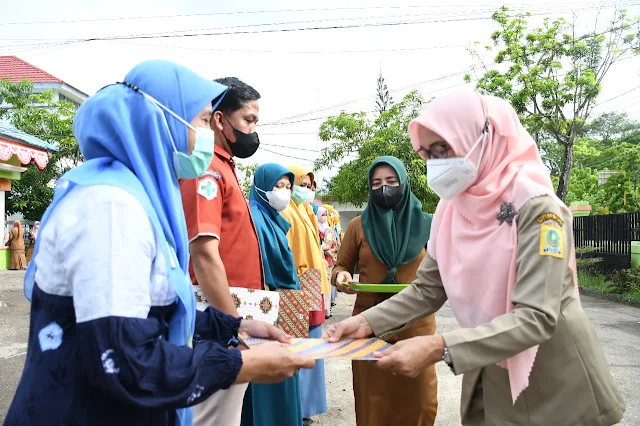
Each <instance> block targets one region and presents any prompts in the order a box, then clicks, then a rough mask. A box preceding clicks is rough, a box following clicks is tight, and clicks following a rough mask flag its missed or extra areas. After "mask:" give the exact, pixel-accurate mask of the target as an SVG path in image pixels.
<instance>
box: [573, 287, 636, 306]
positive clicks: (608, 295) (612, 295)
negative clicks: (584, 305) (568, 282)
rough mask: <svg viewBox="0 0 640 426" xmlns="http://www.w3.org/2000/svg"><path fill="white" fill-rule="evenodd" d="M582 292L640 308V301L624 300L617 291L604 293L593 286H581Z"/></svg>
mask: <svg viewBox="0 0 640 426" xmlns="http://www.w3.org/2000/svg"><path fill="white" fill-rule="evenodd" d="M580 294H586V295H587V296H593V297H598V298H600V299H604V300H608V301H610V302H616V303H622V304H623V305H629V306H633V307H634V308H640V302H635V301H629V300H624V299H623V298H622V296H620V295H619V294H615V293H603V292H601V291H598V290H594V289H592V288H587V287H582V286H580Z"/></svg>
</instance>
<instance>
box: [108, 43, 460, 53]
mask: <svg viewBox="0 0 640 426" xmlns="http://www.w3.org/2000/svg"><path fill="white" fill-rule="evenodd" d="M111 41H112V42H114V43H122V44H128V45H133V46H145V47H157V48H169V49H180V50H199V51H210V52H221V53H269V54H271V53H286V54H319V55H326V54H333V53H384V52H414V51H416V50H433V49H454V48H458V47H467V46H468V44H449V45H442V46H424V47H408V48H397V49H396V48H394V49H369V50H306V51H305V50H297V51H295V50H294V51H292V50H238V49H217V48H212V47H191V46H171V45H166V44H149V43H135V42H130V41H119V40H111Z"/></svg>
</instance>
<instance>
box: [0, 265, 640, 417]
mask: <svg viewBox="0 0 640 426" xmlns="http://www.w3.org/2000/svg"><path fill="white" fill-rule="evenodd" d="M23 277H24V274H23V273H20V272H10V271H0V423H2V420H3V419H4V416H5V413H6V411H7V409H8V407H9V404H10V403H11V398H12V396H13V392H14V391H15V388H16V386H17V384H18V381H19V379H20V373H21V371H22V367H23V365H24V354H25V353H26V340H27V333H28V331H29V330H28V328H29V303H28V302H27V301H26V300H25V299H24V296H23V294H22V279H23ZM354 300H355V298H354V297H352V296H345V295H341V296H340V297H339V298H338V306H337V307H336V310H335V315H334V316H333V318H332V319H331V320H330V321H329V323H333V322H335V321H339V320H341V319H343V318H346V317H347V316H348V315H350V312H351V308H352V306H353V302H354ZM582 303H583V306H584V307H585V310H586V312H587V314H588V315H589V318H590V319H591V321H592V322H593V324H594V325H595V327H596V331H597V333H598V336H599V337H600V340H601V342H602V344H603V345H604V349H605V352H606V355H607V360H608V361H609V363H610V365H611V370H612V373H613V376H614V379H615V381H616V383H617V384H618V386H619V387H620V389H621V391H622V392H623V394H624V396H625V398H626V401H627V412H626V414H625V418H624V420H623V421H622V423H621V425H628V426H631V425H640V386H639V385H638V384H639V383H640V309H636V308H632V307H629V306H624V305H619V304H616V303H612V302H607V301H603V300H600V299H596V298H592V297H587V296H583V298H582ZM437 321H438V330H439V331H442V332H443V331H448V330H452V329H455V328H456V327H457V324H456V321H455V319H454V318H453V315H452V313H451V310H450V309H449V307H448V305H445V307H444V308H443V309H442V310H441V311H440V312H439V313H438V316H437ZM441 364H442V363H440V364H439V365H438V381H439V389H438V400H439V408H438V418H437V421H436V424H437V425H438V426H453V425H459V424H460V416H459V414H458V404H459V402H460V396H459V392H460V382H461V380H460V378H459V377H456V376H454V375H453V374H451V372H450V371H449V370H448V368H446V367H445V366H443V365H441ZM326 370H327V389H328V394H329V395H328V396H329V412H328V413H326V414H324V415H322V416H317V417H316V418H315V420H316V424H317V425H318V426H355V417H354V413H353V393H352V387H351V364H350V363H349V362H346V361H332V362H327V364H326Z"/></svg>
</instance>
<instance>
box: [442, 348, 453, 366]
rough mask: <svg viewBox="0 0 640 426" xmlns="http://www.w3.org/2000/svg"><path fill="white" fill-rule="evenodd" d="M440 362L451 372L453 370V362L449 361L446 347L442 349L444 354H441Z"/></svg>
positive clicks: (449, 355)
mask: <svg viewBox="0 0 640 426" xmlns="http://www.w3.org/2000/svg"><path fill="white" fill-rule="evenodd" d="M442 360H443V361H444V362H445V363H446V364H447V365H448V366H449V368H450V369H451V370H453V360H452V359H451V354H450V353H449V348H448V347H446V346H445V347H444V352H443V353H442Z"/></svg>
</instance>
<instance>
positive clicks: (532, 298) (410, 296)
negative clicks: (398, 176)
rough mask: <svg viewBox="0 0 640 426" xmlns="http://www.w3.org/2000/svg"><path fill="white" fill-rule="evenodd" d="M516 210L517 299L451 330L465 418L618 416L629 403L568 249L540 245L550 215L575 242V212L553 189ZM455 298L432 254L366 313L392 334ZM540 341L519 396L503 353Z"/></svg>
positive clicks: (503, 424)
mask: <svg viewBox="0 0 640 426" xmlns="http://www.w3.org/2000/svg"><path fill="white" fill-rule="evenodd" d="M516 220H517V225H518V255H517V281H516V285H515V288H514V290H513V293H512V295H511V300H512V301H513V304H514V305H515V308H514V309H513V311H511V312H510V313H508V314H505V315H501V316H498V317H496V318H494V319H493V320H492V321H490V322H488V323H486V324H483V325H481V326H478V327H475V328H466V329H464V328H463V329H459V330H455V331H451V332H448V333H444V334H443V335H442V336H443V338H444V340H445V343H446V345H447V348H448V349H449V353H450V355H451V359H452V361H453V370H454V373H455V374H464V378H463V383H462V397H461V409H460V410H461V417H462V423H463V424H478V425H491V426H510V425H519V426H522V425H527V426H570V425H571V426H574V425H580V426H606V425H612V424H615V423H617V422H619V421H620V420H621V418H622V415H623V413H624V410H625V403H624V400H623V398H622V396H621V394H620V393H619V391H618V389H617V388H616V386H615V385H614V383H613V379H612V376H611V373H610V372H609V368H608V366H607V364H606V360H605V357H604V352H603V350H602V347H601V345H600V342H599V340H598V337H597V336H596V333H595V330H594V328H593V326H592V325H591V323H590V322H589V319H588V318H587V316H586V315H585V313H584V311H583V310H582V307H581V305H580V302H579V301H578V300H577V299H576V298H575V297H574V296H573V294H574V288H573V283H572V273H571V271H570V270H569V268H568V263H569V256H568V255H565V256H563V258H557V257H553V256H543V255H541V254H540V250H541V238H540V236H541V232H542V227H543V226H544V225H552V226H555V227H558V228H561V229H562V237H563V238H564V243H565V247H566V248H569V247H572V245H573V244H574V242H573V229H572V226H571V223H572V221H571V217H570V215H569V214H568V213H566V212H565V211H564V210H563V209H561V208H560V206H558V204H557V203H556V202H555V201H554V200H553V199H552V198H551V197H548V196H542V197H537V198H533V199H531V200H529V201H528V202H527V203H525V205H523V206H522V208H521V209H520V212H519V214H518V216H516ZM566 252H567V253H569V250H568V249H567V250H566ZM446 300H447V294H446V292H445V290H444V287H443V285H442V281H441V278H440V273H439V271H438V264H437V263H436V261H435V260H433V259H432V258H431V257H430V256H426V257H425V258H424V260H423V262H422V264H421V265H420V268H419V270H418V278H417V279H416V280H415V281H414V282H413V283H412V285H411V286H410V287H408V288H407V289H405V290H404V291H402V292H401V293H399V294H398V295H396V296H395V297H393V298H391V299H389V300H387V301H385V302H383V303H381V304H379V305H377V306H375V307H373V308H372V309H370V310H368V311H366V312H365V313H363V315H364V317H365V318H366V319H367V320H368V321H369V323H370V324H371V327H372V328H373V330H374V333H375V334H376V336H379V337H381V338H383V339H384V338H387V337H388V336H391V335H393V334H395V333H398V332H400V331H402V330H403V329H405V328H406V327H408V326H410V325H411V324H412V323H413V322H414V321H416V320H418V319H420V318H423V317H425V316H426V315H430V314H432V313H434V312H436V311H437V310H438V309H440V307H441V306H442V305H443V304H444V302H445V301H446ZM535 345H539V349H538V353H537V356H536V360H535V363H534V365H533V368H532V371H531V374H530V376H529V386H528V387H527V388H526V389H525V390H524V391H523V392H522V394H520V396H519V397H518V399H517V401H516V403H515V404H513V403H512V399H511V390H510V385H509V376H508V371H507V370H505V369H503V368H501V367H499V366H497V365H496V363H498V362H500V361H502V360H505V359H507V358H510V357H512V356H513V355H516V354H518V353H520V352H522V351H523V350H525V349H527V348H530V347H532V346H535ZM480 378H482V380H481V381H480V380H479V379H480ZM479 383H481V386H482V387H481V389H482V391H480V387H479V386H478V385H479Z"/></svg>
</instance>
